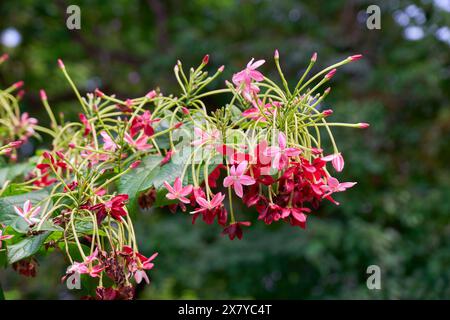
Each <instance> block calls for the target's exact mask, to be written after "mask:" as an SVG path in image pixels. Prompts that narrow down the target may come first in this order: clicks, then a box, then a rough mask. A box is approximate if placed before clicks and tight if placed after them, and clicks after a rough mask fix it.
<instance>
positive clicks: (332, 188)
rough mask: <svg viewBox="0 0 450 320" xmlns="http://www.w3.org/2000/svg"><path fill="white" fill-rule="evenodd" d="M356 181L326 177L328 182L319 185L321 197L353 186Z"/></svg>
mask: <svg viewBox="0 0 450 320" xmlns="http://www.w3.org/2000/svg"><path fill="white" fill-rule="evenodd" d="M355 184H356V182H342V183H341V182H339V181H338V179H336V178H333V177H328V184H324V185H322V186H320V189H321V190H322V191H323V192H324V194H323V196H322V197H324V198H325V197H328V196H329V195H331V194H332V193H335V192H342V191H345V190H347V189H348V188H351V187H353V186H354V185H355Z"/></svg>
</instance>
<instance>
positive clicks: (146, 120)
mask: <svg viewBox="0 0 450 320" xmlns="http://www.w3.org/2000/svg"><path fill="white" fill-rule="evenodd" d="M160 120H161V119H152V114H151V113H150V111H148V110H145V111H144V113H143V114H142V115H140V116H136V117H135V118H134V119H133V120H132V121H131V128H130V133H131V136H134V135H135V134H136V133H138V132H139V131H140V130H141V129H144V134H145V135H146V136H152V135H153V134H154V133H155V130H154V129H153V127H152V124H153V123H155V122H158V121H160Z"/></svg>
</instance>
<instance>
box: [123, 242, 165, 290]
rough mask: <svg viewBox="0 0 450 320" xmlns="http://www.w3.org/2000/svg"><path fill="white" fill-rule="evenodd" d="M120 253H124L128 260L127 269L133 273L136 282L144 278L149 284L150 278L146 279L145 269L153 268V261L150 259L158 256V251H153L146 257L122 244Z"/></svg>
mask: <svg viewBox="0 0 450 320" xmlns="http://www.w3.org/2000/svg"><path fill="white" fill-rule="evenodd" d="M121 254H122V255H124V256H125V259H126V260H127V261H128V264H129V265H128V269H129V271H130V272H131V273H132V274H133V277H134V280H136V283H141V282H142V280H145V282H146V283H147V284H149V283H150V280H149V279H148V276H147V273H146V272H145V270H151V269H153V267H154V263H153V262H152V261H153V260H154V259H155V258H156V257H157V256H158V252H155V253H154V254H152V255H151V256H150V257H149V258H147V257H145V256H144V255H142V254H141V253H139V252H135V251H133V249H132V248H131V247H129V246H124V247H123V249H122V252H121Z"/></svg>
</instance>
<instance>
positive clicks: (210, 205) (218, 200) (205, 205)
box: [192, 192, 225, 213]
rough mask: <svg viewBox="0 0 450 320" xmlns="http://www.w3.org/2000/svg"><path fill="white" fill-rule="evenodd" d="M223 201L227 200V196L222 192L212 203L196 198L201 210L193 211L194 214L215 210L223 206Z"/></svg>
mask: <svg viewBox="0 0 450 320" xmlns="http://www.w3.org/2000/svg"><path fill="white" fill-rule="evenodd" d="M223 199H225V195H224V194H222V192H219V193H217V194H216V195H215V196H214V197H213V198H212V199H211V201H208V200H206V199H205V198H203V197H196V198H195V201H197V203H198V204H199V205H200V207H201V208H200V209H197V210H195V211H192V213H200V212H203V211H207V210H213V209H215V208H217V207H219V206H221V205H222V202H223Z"/></svg>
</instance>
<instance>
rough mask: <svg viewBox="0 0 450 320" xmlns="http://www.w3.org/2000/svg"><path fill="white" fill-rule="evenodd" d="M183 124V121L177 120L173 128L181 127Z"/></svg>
mask: <svg viewBox="0 0 450 320" xmlns="http://www.w3.org/2000/svg"><path fill="white" fill-rule="evenodd" d="M182 125H183V122H177V123H175V125H174V126H173V127H174V128H175V129H178V128H179V127H181V126H182Z"/></svg>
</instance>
